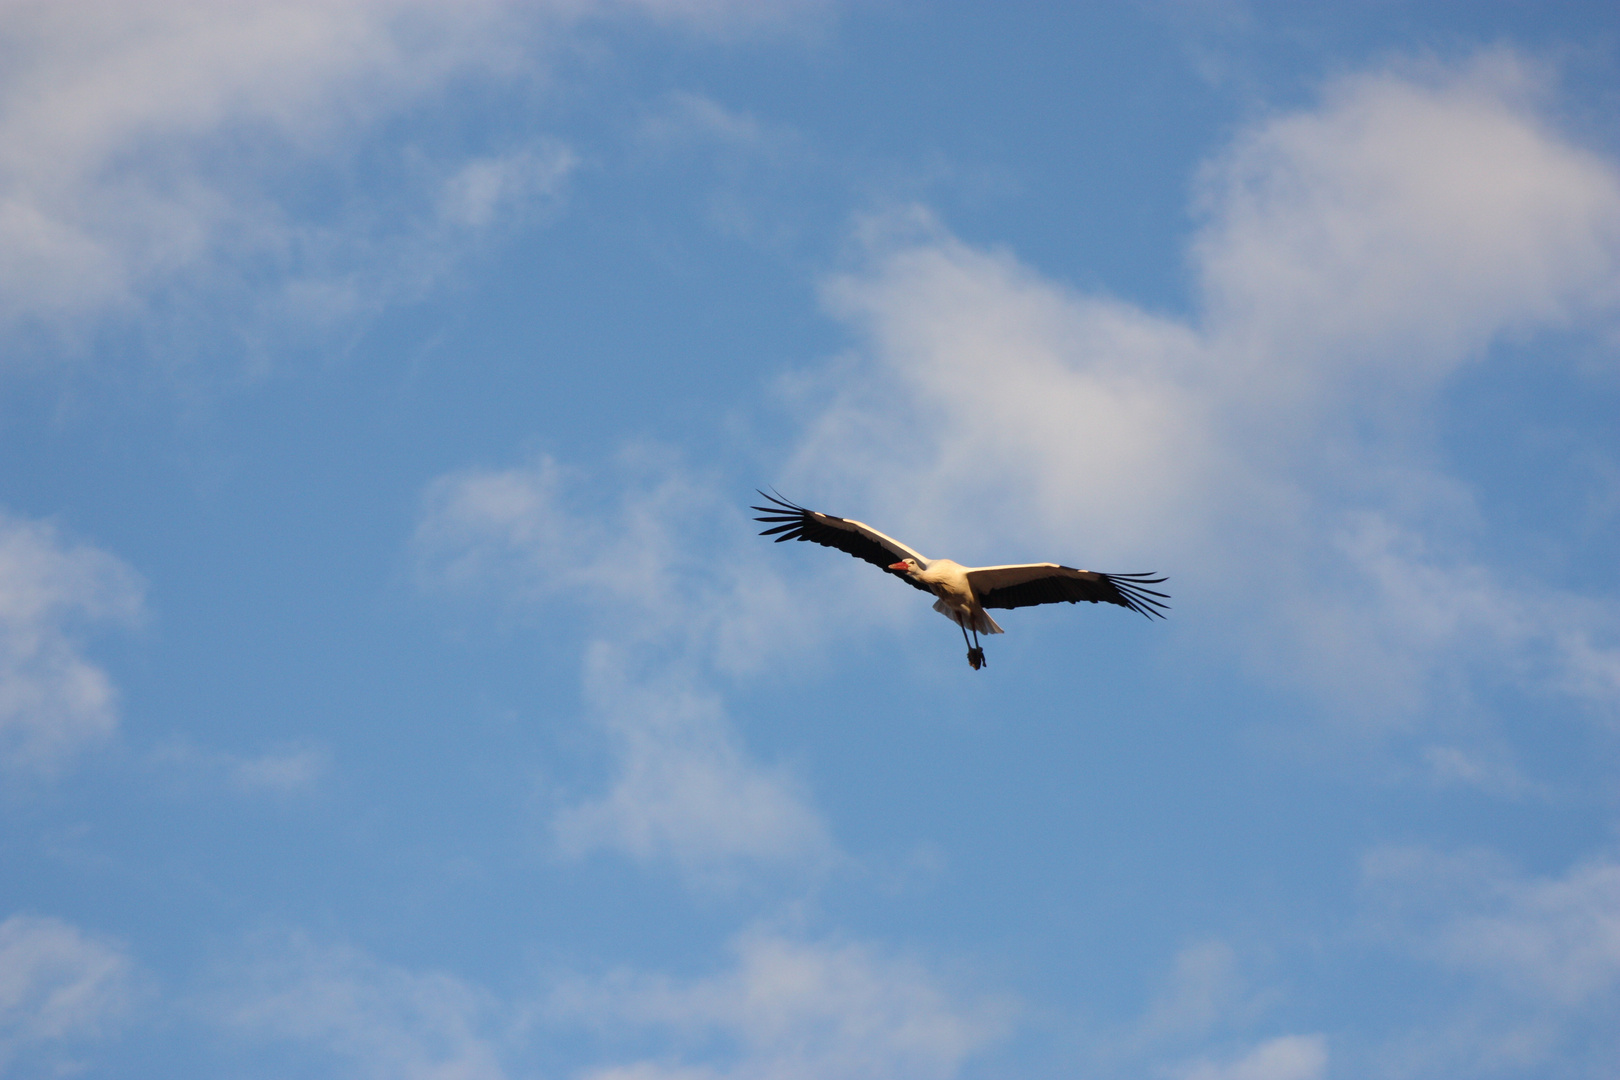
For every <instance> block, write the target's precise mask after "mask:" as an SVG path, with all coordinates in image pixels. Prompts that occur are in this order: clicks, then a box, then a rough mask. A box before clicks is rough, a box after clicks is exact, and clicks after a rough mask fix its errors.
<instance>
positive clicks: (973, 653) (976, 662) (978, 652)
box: [956, 616, 984, 671]
mask: <svg viewBox="0 0 1620 1080" xmlns="http://www.w3.org/2000/svg"><path fill="white" fill-rule="evenodd" d="M956 625H957V626H959V627H961V629H962V644H964V645H966V646H967V647H968V663H969V664H971V665H973V670H974V671H978V670H979V666H980V665H981V664H983V663H984V650H983V649H980V648H976V647H975V645H974V643H973V642H971V641H969V640H968V636H967V623H965V622H963V621H962V618H961V616H957V619H956ZM973 636H974V638H975V639H977V638H978V636H979V635H978V634H977V633H974V635H973Z"/></svg>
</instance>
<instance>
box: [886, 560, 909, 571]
mask: <svg viewBox="0 0 1620 1080" xmlns="http://www.w3.org/2000/svg"><path fill="white" fill-rule="evenodd" d="M889 569H890V570H910V569H911V567H909V566H907V565H906V564H905V563H903V562H897V563H894V564H893V565H891V566H890V567H889Z"/></svg>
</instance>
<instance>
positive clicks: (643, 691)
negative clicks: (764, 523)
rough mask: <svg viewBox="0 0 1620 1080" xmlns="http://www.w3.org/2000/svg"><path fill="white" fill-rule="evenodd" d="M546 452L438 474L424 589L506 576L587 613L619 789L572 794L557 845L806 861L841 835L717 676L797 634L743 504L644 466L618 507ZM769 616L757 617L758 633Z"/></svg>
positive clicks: (594, 706)
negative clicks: (747, 724) (757, 754)
mask: <svg viewBox="0 0 1620 1080" xmlns="http://www.w3.org/2000/svg"><path fill="white" fill-rule="evenodd" d="M583 486H584V484H583V479H582V478H579V479H576V478H574V477H572V476H571V475H570V474H569V473H568V472H567V470H565V469H564V468H563V467H562V466H560V465H558V464H557V463H556V462H554V461H552V460H549V459H540V460H537V461H535V462H534V463H533V464H531V465H528V466H523V467H518V468H514V469H504V470H491V471H469V472H462V473H456V474H453V475H451V476H447V477H443V478H441V479H440V480H437V481H435V482H434V483H433V484H432V485H431V486H430V488H429V489H428V492H427V495H426V497H425V507H424V512H423V515H422V518H421V521H420V524H419V526H418V530H417V536H416V549H417V553H418V556H419V564H418V565H419V578H420V580H421V582H422V583H423V584H424V585H425V586H427V587H430V588H434V589H440V590H444V589H448V590H452V591H464V592H465V591H474V592H482V593H484V594H486V595H487V594H490V593H497V594H500V595H504V596H506V597H507V598H508V602H512V601H514V600H515V601H516V603H517V604H518V605H520V606H521V607H526V608H529V609H531V610H535V611H539V610H544V609H550V610H563V609H561V608H560V607H559V605H558V603H557V602H558V601H559V600H563V599H566V600H568V601H570V603H569V604H568V605H567V608H566V610H568V611H569V612H570V617H573V618H579V619H582V620H584V629H585V631H586V632H587V634H588V635H589V639H590V640H589V644H588V645H587V646H586V647H585V649H584V655H583V658H582V663H583V671H582V682H583V686H584V689H585V698H586V701H587V703H588V706H589V708H590V712H591V715H592V717H593V718H594V721H595V723H596V724H597V725H598V727H599V728H600V729H601V730H602V732H603V733H604V734H605V735H606V736H607V738H608V741H609V744H610V746H611V747H612V750H613V754H614V758H615V761H616V764H615V771H614V776H613V778H612V779H611V780H610V781H609V790H608V791H607V793H606V794H605V795H603V796H602V797H600V798H591V799H586V800H585V801H583V802H580V803H578V804H577V805H573V806H569V807H566V808H564V809H562V810H561V811H560V812H559V814H558V816H557V818H556V821H555V827H556V831H557V839H558V842H559V844H560V846H561V849H562V850H563V851H565V852H569V853H573V854H582V853H584V852H586V851H589V850H592V849H596V848H608V849H617V850H620V851H622V852H624V853H626V854H629V855H631V856H632V857H634V858H637V859H641V860H647V861H652V862H660V861H670V862H673V863H674V864H675V865H676V866H678V867H679V868H680V869H681V870H682V872H683V873H684V874H685V875H686V876H687V877H688V878H689V879H691V880H693V881H704V882H710V883H714V882H717V881H720V880H734V879H735V871H736V869H737V868H738V867H739V866H741V865H748V866H752V867H754V868H756V869H761V868H766V867H775V868H778V869H793V870H795V871H797V872H811V873H814V872H816V871H818V870H820V869H824V868H826V867H827V866H828V865H830V864H831V863H832V862H833V861H835V860H836V858H837V855H836V849H835V846H834V844H833V842H832V840H831V838H830V837H829V835H828V833H827V831H826V826H825V824H824V823H823V822H822V819H821V817H820V815H819V813H818V812H817V811H816V810H814V809H813V808H812V806H811V803H810V800H809V797H808V794H807V793H806V792H805V790H804V789H803V787H802V785H800V784H799V783H798V782H796V781H795V780H794V778H793V777H792V775H791V774H790V773H789V772H787V771H786V770H785V769H783V768H781V767H771V766H767V765H763V764H761V763H760V762H758V761H756V760H755V759H754V758H753V757H752V756H751V755H750V754H749V753H748V752H747V751H746V750H745V749H744V747H743V745H742V743H741V741H740V738H739V736H738V733H737V731H736V729H735V727H734V725H733V724H732V722H731V720H730V718H729V717H728V716H727V713H726V709H725V707H724V705H723V700H722V697H721V694H720V693H719V690H718V685H717V683H716V680H717V679H721V678H723V673H724V672H726V671H740V670H749V669H752V668H753V667H755V666H757V664H758V663H759V662H760V659H761V658H762V657H763V656H768V655H771V654H773V653H774V652H776V651H779V650H780V649H781V648H783V643H784V638H785V639H787V640H792V641H799V640H804V639H805V638H806V637H807V636H808V637H812V638H813V636H814V633H815V622H814V620H811V621H810V622H809V624H808V625H807V626H800V625H795V623H794V620H791V619H786V618H783V617H782V616H783V615H784V614H785V613H786V599H785V594H784V590H783V589H782V588H781V587H780V583H779V582H777V581H776V580H775V578H774V577H773V575H772V574H770V573H769V572H767V571H765V570H763V569H762V568H761V567H760V565H759V563H758V555H757V553H756V554H754V555H750V554H748V553H747V552H746V549H745V548H744V547H743V546H742V543H741V542H740V541H744V540H746V539H747V538H749V537H750V536H751V530H750V529H748V528H747V526H746V523H745V522H744V520H743V518H742V515H741V512H740V510H739V508H737V507H735V506H728V505H727V504H726V503H725V502H724V501H723V500H722V499H720V498H719V496H718V495H717V493H715V492H714V491H712V490H710V489H709V488H708V487H706V486H704V485H702V484H700V483H698V482H696V481H694V480H693V479H692V478H691V477H689V476H687V475H685V474H684V473H683V472H681V471H680V470H679V469H675V468H665V467H649V468H648V469H647V470H646V472H644V473H643V474H642V475H641V477H640V478H639V479H637V478H635V477H631V478H629V479H628V480H627V483H626V486H625V487H624V488H623V489H622V490H621V491H620V492H619V493H618V494H617V495H615V496H614V497H613V498H612V499H611V500H610V502H609V504H608V506H606V507H603V506H602V505H600V504H598V505H596V506H594V507H591V506H587V505H585V504H584V501H583V499H582V497H581V495H582V489H583ZM762 631H765V632H762Z"/></svg>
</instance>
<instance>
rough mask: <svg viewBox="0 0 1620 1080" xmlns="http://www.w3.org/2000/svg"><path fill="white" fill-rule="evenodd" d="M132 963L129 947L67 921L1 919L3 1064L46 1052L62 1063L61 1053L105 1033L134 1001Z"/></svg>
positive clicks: (20, 917) (0, 1043)
mask: <svg viewBox="0 0 1620 1080" xmlns="http://www.w3.org/2000/svg"><path fill="white" fill-rule="evenodd" d="M131 966H132V965H131V963H130V960H129V958H128V956H127V955H126V954H125V952H124V950H123V949H121V948H119V947H118V946H115V945H111V944H107V943H105V942H100V941H96V940H94V939H93V938H90V937H87V936H85V935H84V933H82V932H81V931H80V930H79V929H78V928H77V927H75V926H73V925H71V924H69V923H65V922H63V921H62V920H60V919H53V918H46V917H40V916H34V915H13V916H11V917H10V918H9V919H7V920H5V922H0V1069H5V1068H6V1066H7V1064H8V1063H9V1062H11V1061H12V1060H14V1059H16V1058H18V1057H23V1056H27V1055H31V1054H38V1053H41V1052H44V1053H49V1054H53V1055H55V1056H56V1057H57V1061H56V1065H57V1066H62V1065H64V1064H65V1062H64V1061H63V1060H62V1059H61V1058H60V1054H61V1053H65V1052H67V1050H68V1048H71V1047H72V1046H73V1045H74V1044H75V1043H77V1042H80V1041H83V1040H86V1039H93V1038H97V1037H99V1036H102V1035H104V1034H106V1033H107V1032H108V1030H109V1029H110V1027H111V1026H112V1025H113V1024H114V1023H115V1022H116V1021H117V1020H118V1018H119V1017H120V1016H121V1015H122V1014H123V1013H124V1012H125V1011H126V1010H127V1009H128V1007H129V1002H130V976H131ZM52 1071H53V1072H54V1071H55V1070H54V1069H53V1070H52Z"/></svg>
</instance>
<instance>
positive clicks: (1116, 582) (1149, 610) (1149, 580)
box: [1103, 573, 1170, 619]
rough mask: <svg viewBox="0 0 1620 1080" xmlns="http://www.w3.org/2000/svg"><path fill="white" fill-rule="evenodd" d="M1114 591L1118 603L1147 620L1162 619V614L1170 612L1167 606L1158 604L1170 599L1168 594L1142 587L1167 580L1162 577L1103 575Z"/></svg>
mask: <svg viewBox="0 0 1620 1080" xmlns="http://www.w3.org/2000/svg"><path fill="white" fill-rule="evenodd" d="M1103 577H1105V578H1107V579H1108V582H1109V584H1111V585H1113V586H1114V591H1115V592H1117V593H1119V597H1120V598H1119V601H1118V603H1120V604H1122V605H1124V606H1125V607H1128V608H1130V609H1131V610H1132V611H1134V612H1136V613H1137V614H1138V615H1141V616H1143V617H1144V618H1148V619H1162V618H1164V617H1165V615H1164V613H1165V612H1166V611H1169V610H1170V605H1169V604H1164V603H1160V601H1161V600H1168V599H1170V594H1169V593H1162V592H1159V591H1158V590H1157V589H1149V588H1145V587H1144V586H1147V585H1158V584H1161V583H1162V582H1164V581H1167V580H1169V579H1168V578H1166V577H1164V576H1163V575H1161V576H1159V577H1153V576H1152V574H1151V573H1148V574H1104V575H1103ZM1155 597H1157V599H1155Z"/></svg>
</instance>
